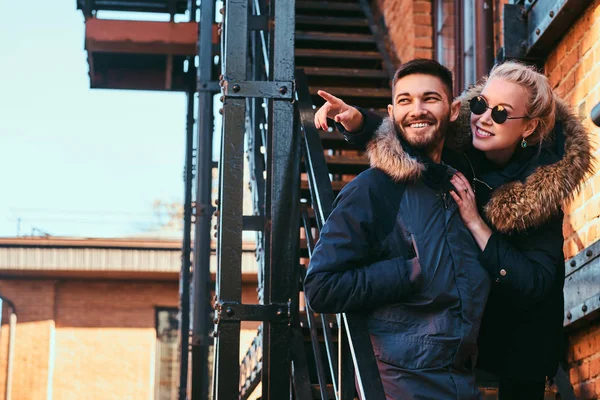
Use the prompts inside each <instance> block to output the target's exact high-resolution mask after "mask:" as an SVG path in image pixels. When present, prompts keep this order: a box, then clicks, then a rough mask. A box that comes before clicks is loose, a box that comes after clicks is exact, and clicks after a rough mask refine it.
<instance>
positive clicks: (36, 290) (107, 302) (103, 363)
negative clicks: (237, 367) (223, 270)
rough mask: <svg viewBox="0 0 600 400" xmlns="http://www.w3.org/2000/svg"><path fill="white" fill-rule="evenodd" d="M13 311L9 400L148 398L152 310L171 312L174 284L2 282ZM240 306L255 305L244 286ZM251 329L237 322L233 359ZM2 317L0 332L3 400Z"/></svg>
mask: <svg viewBox="0 0 600 400" xmlns="http://www.w3.org/2000/svg"><path fill="white" fill-rule="evenodd" d="M0 293H2V295H3V296H4V297H6V298H8V299H10V300H12V301H13V302H14V303H15V306H16V308H17V313H18V318H19V319H18V323H17V332H16V342H15V343H16V346H15V358H14V366H15V368H14V373H13V385H12V388H13V395H12V399H13V400H42V399H48V398H50V397H49V395H50V394H51V396H52V398H54V399H60V400H70V399H73V400H74V399H78V400H79V399H89V400H96V399H97V400H108V399H115V400H116V399H119V400H121V399H132V400H136V399H140V400H142V399H144V400H147V399H149V398H154V386H155V376H154V373H155V359H154V357H155V355H156V354H155V353H156V331H155V327H156V326H155V307H174V308H176V307H177V306H178V302H179V288H178V283H177V282H176V281H166V282H153V281H114V280H113V281H110V280H106V281H97V280H95V281H92V280H3V281H0ZM242 297H243V302H244V303H248V304H251V303H256V302H257V296H256V289H255V288H254V287H253V285H246V284H245V285H244V287H243V295H242ZM257 325H258V324H257V323H255V322H248V323H243V324H242V343H241V346H240V347H241V349H240V350H241V351H240V352H241V355H242V356H243V354H245V352H246V350H247V346H248V343H249V342H250V341H251V340H252V338H253V337H254V336H255V335H256V327H257ZM7 340H8V314H7V313H4V315H3V316H2V328H1V330H0V400H4V387H5V382H6V365H7V364H6V363H7V350H8V346H7V343H8V342H7Z"/></svg>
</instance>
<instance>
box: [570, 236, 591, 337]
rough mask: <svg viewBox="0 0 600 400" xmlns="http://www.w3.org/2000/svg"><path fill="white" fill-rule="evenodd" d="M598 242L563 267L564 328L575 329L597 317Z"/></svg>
mask: <svg viewBox="0 0 600 400" xmlns="http://www.w3.org/2000/svg"><path fill="white" fill-rule="evenodd" d="M599 271H600V241H597V242H595V243H593V244H592V245H590V246H588V247H587V248H585V249H583V250H582V251H581V252H579V253H578V254H577V255H576V256H575V257H573V258H571V259H569V260H567V261H566V263H565V286H564V296H565V310H564V319H563V325H564V326H565V327H567V326H568V327H569V328H570V329H571V328H574V327H575V326H577V325H579V324H580V323H582V322H583V321H585V320H590V319H593V318H596V317H600V312H599V311H600V292H599V291H598V290H599V289H598V288H600V273H599Z"/></svg>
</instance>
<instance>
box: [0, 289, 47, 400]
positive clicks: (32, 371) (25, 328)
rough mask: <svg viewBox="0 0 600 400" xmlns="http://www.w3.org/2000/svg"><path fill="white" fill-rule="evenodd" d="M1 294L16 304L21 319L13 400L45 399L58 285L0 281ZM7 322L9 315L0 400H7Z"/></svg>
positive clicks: (0, 354) (0, 357)
mask: <svg viewBox="0 0 600 400" xmlns="http://www.w3.org/2000/svg"><path fill="white" fill-rule="evenodd" d="M0 293H2V296H3V297H5V298H7V299H10V300H12V301H13V302H14V303H15V307H16V309H17V315H18V322H17V330H16V340H15V349H14V370H13V378H12V399H13V400H36V399H46V398H47V393H48V372H49V350H50V342H51V337H52V333H53V331H54V321H53V315H54V299H55V282H54V281H0ZM3 308H4V307H3ZM8 322H9V321H8V315H7V314H4V315H3V316H2V338H1V339H2V342H1V344H2V346H1V348H0V399H4V395H5V393H4V388H5V385H6V375H5V374H6V365H7V350H8V346H7V344H8Z"/></svg>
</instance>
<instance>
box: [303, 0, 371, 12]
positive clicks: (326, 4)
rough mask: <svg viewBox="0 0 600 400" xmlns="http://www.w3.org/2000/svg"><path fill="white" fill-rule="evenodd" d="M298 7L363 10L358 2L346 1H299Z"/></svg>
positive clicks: (328, 9)
mask: <svg viewBox="0 0 600 400" xmlns="http://www.w3.org/2000/svg"><path fill="white" fill-rule="evenodd" d="M296 9H308V10H327V11H333V10H337V11H362V8H361V7H360V4H358V3H344V2H341V1H297V2H296Z"/></svg>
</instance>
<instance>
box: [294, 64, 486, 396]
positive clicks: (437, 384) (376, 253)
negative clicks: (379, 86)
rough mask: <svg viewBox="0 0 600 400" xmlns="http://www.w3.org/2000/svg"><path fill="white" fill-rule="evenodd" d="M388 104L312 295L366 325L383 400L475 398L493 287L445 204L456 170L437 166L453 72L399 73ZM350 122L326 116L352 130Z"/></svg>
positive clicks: (329, 232) (355, 118)
mask: <svg viewBox="0 0 600 400" xmlns="http://www.w3.org/2000/svg"><path fill="white" fill-rule="evenodd" d="M392 102H393V104H392V105H389V106H388V114H389V118H387V119H386V120H385V121H384V123H383V124H382V125H381V127H380V128H379V129H378V132H377V135H376V137H375V139H373V140H372V141H371V142H370V143H369V145H368V150H367V153H368V156H369V158H370V163H371V168H370V169H369V170H367V171H365V172H363V173H362V174H360V175H359V176H358V177H356V178H355V179H354V180H353V181H352V182H350V183H349V184H348V185H346V187H344V189H343V190H342V192H341V193H340V194H339V196H338V198H337V199H336V201H335V204H334V210H333V211H332V213H331V215H330V216H329V219H328V220H327V223H326V224H325V226H324V227H323V230H322V231H321V235H320V238H319V242H318V243H317V246H316V248H315V251H314V254H313V257H312V258H311V261H310V265H309V269H308V272H307V275H306V280H305V282H304V286H305V292H306V294H307V297H308V301H309V305H310V307H311V308H312V309H313V310H314V311H316V312H327V313H338V312H355V313H361V314H363V315H364V316H365V317H366V321H367V324H368V328H369V332H370V334H371V339H372V343H373V350H374V352H375V355H376V357H377V361H378V367H379V372H380V375H381V379H382V381H383V385H384V389H385V392H386V397H387V399H402V400H406V399H431V400H433V399H435V400H440V399H444V400H446V399H461V400H462V399H465V400H466V399H476V398H479V396H480V394H479V390H478V388H477V387H476V385H475V381H474V378H473V374H472V366H473V365H474V364H475V359H476V355H477V346H476V339H477V334H478V331H479V325H480V321H481V316H482V314H483V310H484V306H485V302H486V300H487V296H488V292H489V288H490V278H489V276H488V274H487V272H486V271H485V270H484V269H483V268H482V267H481V265H480V264H479V262H478V260H477V256H478V248H477V246H476V245H475V243H474V241H473V239H472V237H471V235H470V234H469V232H468V230H467V229H466V228H465V227H464V225H463V224H462V222H461V219H460V217H459V215H458V210H457V206H456V204H455V203H454V202H453V200H452V199H451V197H450V196H449V195H448V191H449V190H450V189H452V186H451V184H450V181H449V179H450V178H451V177H452V175H454V172H455V170H454V169H452V168H450V167H448V166H446V165H443V164H441V163H440V162H441V154H442V148H443V146H444V141H445V134H446V131H447V130H448V126H449V124H450V122H451V121H454V120H456V118H457V117H458V113H459V110H460V103H459V102H452V75H451V73H450V71H448V69H446V68H445V67H443V66H442V65H440V64H439V63H437V62H436V61H433V60H413V61H410V62H408V63H406V64H403V65H402V66H401V67H400V68H399V69H398V70H397V71H396V74H395V76H394V80H393V95H392ZM329 111H331V110H329ZM320 112H321V111H319V112H318V113H317V117H319V116H320V115H319V113H320ZM344 112H346V114H345V115H344ZM353 113H354V112H353V111H351V110H349V107H348V108H346V109H338V110H333V111H331V114H330V115H331V116H333V117H335V119H336V121H337V122H340V123H341V124H343V125H344V127H345V128H346V129H347V130H350V131H356V130H357V129H358V130H359V129H360V128H361V125H362V120H363V118H362V116H359V115H357V114H353ZM325 114H326V113H325ZM340 114H341V115H340ZM359 114H360V113H359ZM315 119H317V118H315ZM321 122H323V121H320V120H316V121H315V123H316V125H317V126H319V125H320V123H321Z"/></svg>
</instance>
